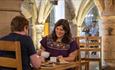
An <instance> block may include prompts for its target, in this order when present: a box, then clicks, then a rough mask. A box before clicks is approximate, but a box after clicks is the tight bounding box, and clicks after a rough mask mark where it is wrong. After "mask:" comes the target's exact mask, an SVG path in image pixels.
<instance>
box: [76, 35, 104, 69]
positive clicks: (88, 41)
mask: <svg viewBox="0 0 115 70" xmlns="http://www.w3.org/2000/svg"><path fill="white" fill-rule="evenodd" d="M77 38H78V40H79V46H80V52H84V56H83V57H81V60H86V61H89V62H90V61H98V62H99V70H101V59H102V58H101V57H102V46H101V37H98V36H84V37H83V36H79V37H77ZM80 40H84V41H83V42H80ZM95 46H97V47H95ZM91 52H99V58H97V57H91V54H90V53H91ZM81 55H82V54H81Z"/></svg>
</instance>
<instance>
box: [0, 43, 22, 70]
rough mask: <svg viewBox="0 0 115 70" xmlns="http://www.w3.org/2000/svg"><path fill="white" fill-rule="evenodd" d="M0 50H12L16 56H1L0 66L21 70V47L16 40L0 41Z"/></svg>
mask: <svg viewBox="0 0 115 70" xmlns="http://www.w3.org/2000/svg"><path fill="white" fill-rule="evenodd" d="M0 51H14V52H15V55H16V58H9V57H1V56H0V66H2V67H8V68H16V69H17V70H22V61H21V48H20V43H19V42H17V41H0Z"/></svg>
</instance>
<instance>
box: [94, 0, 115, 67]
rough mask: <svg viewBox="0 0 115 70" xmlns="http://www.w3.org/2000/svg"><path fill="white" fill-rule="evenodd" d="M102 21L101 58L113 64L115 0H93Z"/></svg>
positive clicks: (114, 58) (114, 52)
mask: <svg viewBox="0 0 115 70" xmlns="http://www.w3.org/2000/svg"><path fill="white" fill-rule="evenodd" d="M94 1H95V4H96V6H97V8H98V10H99V13H100V16H101V19H102V21H103V22H102V23H101V29H102V34H101V36H102V46H103V59H104V61H105V62H107V63H108V64H111V65H115V0H94Z"/></svg>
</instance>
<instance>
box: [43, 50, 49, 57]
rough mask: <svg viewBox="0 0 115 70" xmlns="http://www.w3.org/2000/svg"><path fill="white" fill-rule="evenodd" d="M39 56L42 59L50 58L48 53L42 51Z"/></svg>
mask: <svg viewBox="0 0 115 70" xmlns="http://www.w3.org/2000/svg"><path fill="white" fill-rule="evenodd" d="M41 56H42V57H44V58H48V57H49V56H50V53H49V52H46V51H42V52H41Z"/></svg>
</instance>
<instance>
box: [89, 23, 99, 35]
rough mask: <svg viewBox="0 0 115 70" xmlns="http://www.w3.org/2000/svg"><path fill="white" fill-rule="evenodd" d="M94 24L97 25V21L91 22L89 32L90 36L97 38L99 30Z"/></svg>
mask: <svg viewBox="0 0 115 70" xmlns="http://www.w3.org/2000/svg"><path fill="white" fill-rule="evenodd" d="M96 24H97V21H93V23H92V26H91V29H90V31H89V33H90V35H91V36H99V29H98V27H97V26H96Z"/></svg>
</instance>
